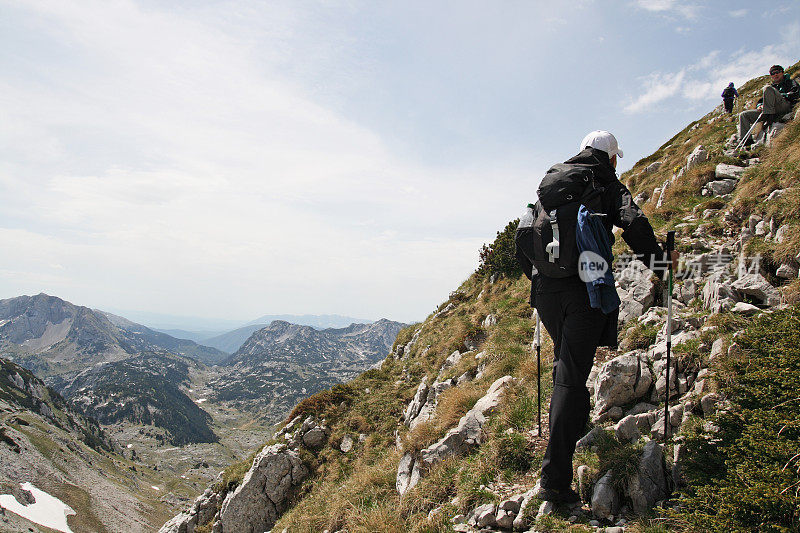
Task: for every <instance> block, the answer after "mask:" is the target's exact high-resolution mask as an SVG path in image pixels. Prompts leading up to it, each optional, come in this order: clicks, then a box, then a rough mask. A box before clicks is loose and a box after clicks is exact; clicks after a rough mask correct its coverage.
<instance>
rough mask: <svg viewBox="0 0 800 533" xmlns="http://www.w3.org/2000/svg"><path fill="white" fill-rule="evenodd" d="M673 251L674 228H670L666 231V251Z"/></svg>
mask: <svg viewBox="0 0 800 533" xmlns="http://www.w3.org/2000/svg"><path fill="white" fill-rule="evenodd" d="M674 251H675V230H672V231H668V232H667V253H669V254H671V253H672V252H674ZM670 259H671V258H670Z"/></svg>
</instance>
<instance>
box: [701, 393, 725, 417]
mask: <svg viewBox="0 0 800 533" xmlns="http://www.w3.org/2000/svg"><path fill="white" fill-rule="evenodd" d="M721 401H722V397H721V396H720V395H719V394H716V393H713V392H712V393H711V394H706V395H705V396H703V397H702V398H700V406H701V407H702V409H703V417H709V416H713V415H714V414H716V412H717V410H718V408H719V404H720V402H721Z"/></svg>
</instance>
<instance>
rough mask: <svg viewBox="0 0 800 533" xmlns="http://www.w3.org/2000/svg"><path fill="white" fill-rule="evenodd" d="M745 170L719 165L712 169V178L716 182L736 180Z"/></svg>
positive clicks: (743, 168)
mask: <svg viewBox="0 0 800 533" xmlns="http://www.w3.org/2000/svg"><path fill="white" fill-rule="evenodd" d="M745 170H747V169H746V168H745V167H737V166H734V165H726V164H724V163H720V164H718V165H717V167H716V168H715V169H714V177H715V178H717V179H718V180H723V179H733V180H738V179H739V178H741V177H742V174H744V171H745Z"/></svg>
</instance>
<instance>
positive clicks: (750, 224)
mask: <svg viewBox="0 0 800 533" xmlns="http://www.w3.org/2000/svg"><path fill="white" fill-rule="evenodd" d="M759 222H761V217H760V216H758V215H750V218H749V219H747V228H748V229H749V230H750V232H751V233H753V235H755V233H756V225H758V223H759Z"/></svg>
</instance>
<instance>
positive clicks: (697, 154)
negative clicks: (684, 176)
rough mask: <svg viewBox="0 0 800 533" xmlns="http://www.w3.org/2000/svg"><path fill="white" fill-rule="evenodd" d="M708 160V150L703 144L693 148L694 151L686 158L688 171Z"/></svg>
mask: <svg viewBox="0 0 800 533" xmlns="http://www.w3.org/2000/svg"><path fill="white" fill-rule="evenodd" d="M707 160H708V152H707V151H706V149H705V148H704V147H703V145H702V144H700V145H698V146H696V147H695V149H694V150H692V153H691V154H689V157H687V158H686V170H687V171H688V170H689V169H691V168H692V167H695V166H697V165H699V164H700V163H703V162H705V161H707Z"/></svg>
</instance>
